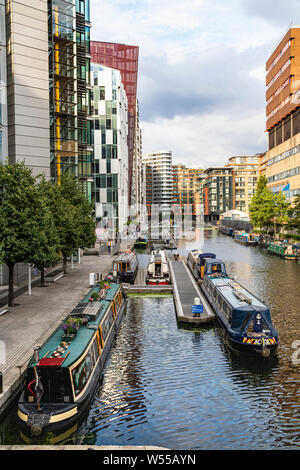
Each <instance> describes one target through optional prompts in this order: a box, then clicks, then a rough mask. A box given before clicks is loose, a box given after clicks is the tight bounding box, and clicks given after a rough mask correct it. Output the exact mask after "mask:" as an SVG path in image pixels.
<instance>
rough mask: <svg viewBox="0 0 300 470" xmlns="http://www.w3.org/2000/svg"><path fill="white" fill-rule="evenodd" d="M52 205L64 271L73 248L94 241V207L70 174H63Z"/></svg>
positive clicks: (90, 244)
mask: <svg viewBox="0 0 300 470" xmlns="http://www.w3.org/2000/svg"><path fill="white" fill-rule="evenodd" d="M54 206H56V207H57V209H56V226H57V228H58V231H59V237H60V249H61V252H62V255H63V266H64V272H65V273H66V272H67V258H68V257H70V256H71V255H72V254H73V252H74V250H75V249H78V248H89V247H91V246H93V245H94V244H95V241H96V222H95V218H94V207H93V204H92V203H90V202H89V201H88V199H87V197H86V195H85V194H84V193H83V192H82V188H81V186H80V185H79V183H78V181H77V180H76V179H75V178H74V177H72V176H71V175H64V176H63V177H62V180H61V186H59V187H57V195H56V201H55V203H54Z"/></svg>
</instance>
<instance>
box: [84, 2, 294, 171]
mask: <svg viewBox="0 0 300 470" xmlns="http://www.w3.org/2000/svg"><path fill="white" fill-rule="evenodd" d="M90 1H91V21H92V31H91V39H92V40H99V41H107V42H118V43H126V44H130V45H135V46H139V75H138V99H139V105H140V127H141V129H142V138H143V153H148V152H155V151H158V150H171V151H172V154H173V163H182V164H185V165H187V166H189V167H194V168H209V167H211V166H223V165H224V164H226V163H227V162H228V158H230V157H231V156H235V155H253V154H255V153H259V152H265V151H266V150H267V149H268V148H267V145H268V143H267V133H266V132H265V123H266V116H265V92H266V87H265V75H266V73H265V64H266V61H267V59H268V58H269V56H270V54H271V53H272V51H273V49H274V48H275V47H276V45H277V44H278V42H279V41H280V40H281V38H282V37H283V36H284V34H285V33H286V32H287V30H288V29H289V27H290V26H291V24H292V23H293V24H300V0H288V2H284V1H282V0H226V1H225V0H90Z"/></svg>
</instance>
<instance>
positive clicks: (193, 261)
mask: <svg viewBox="0 0 300 470" xmlns="http://www.w3.org/2000/svg"><path fill="white" fill-rule="evenodd" d="M215 257H216V255H215V254H214V253H203V251H201V250H192V251H190V252H189V254H188V257H187V262H186V264H187V265H188V267H189V268H190V271H191V272H192V274H193V276H194V278H195V279H196V280H197V281H202V279H203V276H204V268H205V262H206V260H207V259H209V258H215Z"/></svg>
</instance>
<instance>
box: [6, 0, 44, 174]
mask: <svg viewBox="0 0 300 470" xmlns="http://www.w3.org/2000/svg"><path fill="white" fill-rule="evenodd" d="M5 4H6V35H7V47H6V51H7V104H8V157H9V161H10V162H11V163H15V162H19V161H24V163H25V165H26V166H28V167H29V168H31V169H32V172H33V174H38V173H44V174H45V175H46V176H48V177H49V176H50V118H49V59H48V1H47V0H7V1H6V2H5Z"/></svg>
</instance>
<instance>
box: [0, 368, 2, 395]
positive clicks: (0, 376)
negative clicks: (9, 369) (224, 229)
mask: <svg viewBox="0 0 300 470" xmlns="http://www.w3.org/2000/svg"><path fill="white" fill-rule="evenodd" d="M1 393H3V375H2V372H0V395H1Z"/></svg>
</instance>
